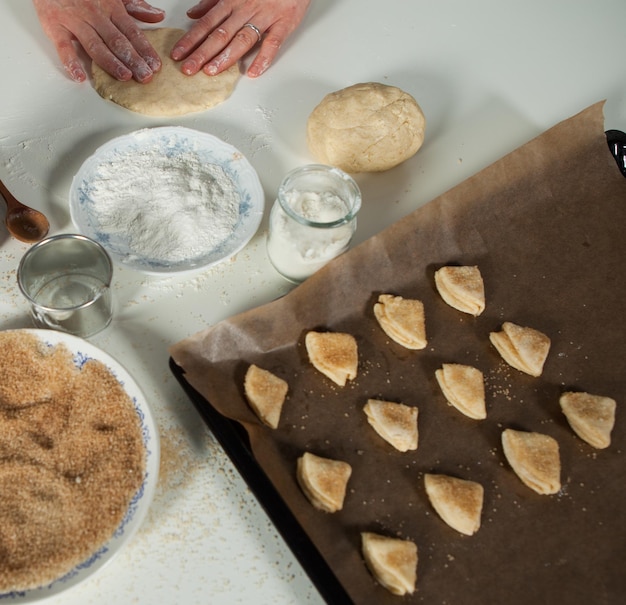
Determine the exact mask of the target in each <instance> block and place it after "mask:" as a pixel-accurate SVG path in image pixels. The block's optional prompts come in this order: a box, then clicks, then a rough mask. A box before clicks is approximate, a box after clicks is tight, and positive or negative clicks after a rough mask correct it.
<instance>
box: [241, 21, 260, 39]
mask: <svg viewBox="0 0 626 605" xmlns="http://www.w3.org/2000/svg"><path fill="white" fill-rule="evenodd" d="M244 27H249V28H250V29H251V30H252V31H253V32H254V33H255V34H256V37H257V42H259V41H260V40H261V32H260V31H259V28H258V27H257V26H256V25H252V23H246V24H245V25H244V26H243V27H242V28H241V29H243V28H244Z"/></svg>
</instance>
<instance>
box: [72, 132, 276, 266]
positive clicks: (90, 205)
mask: <svg viewBox="0 0 626 605" xmlns="http://www.w3.org/2000/svg"><path fill="white" fill-rule="evenodd" d="M155 148H158V149H159V150H162V157H163V161H165V162H166V163H167V164H168V165H167V170H168V171H175V170H183V169H184V165H182V166H181V163H180V162H177V161H175V160H176V158H177V157H178V158H179V159H180V157H181V156H182V155H183V154H186V156H187V157H189V154H193V157H194V158H195V159H197V160H198V161H199V162H201V163H202V164H206V165H217V166H219V167H221V169H222V170H223V171H224V172H225V173H226V175H227V176H228V177H229V178H230V180H231V181H232V184H233V185H234V187H235V188H236V191H237V194H238V198H239V208H238V218H237V220H236V222H235V223H234V227H233V228H232V231H231V232H230V234H229V235H228V236H227V237H226V238H225V239H223V240H222V241H221V242H220V243H219V245H216V246H215V247H212V248H211V247H209V248H207V249H203V250H202V251H201V252H200V253H199V254H196V255H189V257H187V256H185V257H184V258H179V256H178V255H177V256H176V257H169V258H168V257H165V256H164V257H163V258H158V257H155V256H148V255H146V254H142V253H139V254H138V253H137V250H136V249H133V247H132V243H131V237H130V234H129V233H128V232H125V231H124V230H123V228H122V229H121V230H120V229H118V230H117V232H112V231H111V230H110V228H108V227H107V223H106V221H103V220H102V216H103V215H102V204H100V205H99V204H98V199H97V188H95V187H94V186H93V185H92V184H93V183H94V182H96V181H97V180H98V178H99V177H98V175H99V172H98V171H99V170H101V167H102V166H106V165H111V164H112V163H115V162H119V161H120V158H122V159H128V161H131V162H132V157H134V156H135V155H137V154H141V153H142V151H144V152H145V151H146V150H148V149H150V150H154V149H155ZM170 160H171V164H169V162H170ZM161 164H162V162H161ZM148 170H149V169H148ZM145 180H146V181H148V182H150V181H151V179H149V178H147V179H145ZM161 184H162V181H161ZM116 186H117V184H116V183H114V182H113V183H111V184H107V188H109V189H114V188H115V187H116ZM125 186H127V184H126V183H124V182H121V181H120V183H119V190H120V191H122V190H123V189H124V187H125ZM94 189H96V192H94ZM159 194H160V195H167V194H166V193H164V192H163V190H162V189H160V190H159ZM146 197H147V198H148V197H149V196H146ZM168 199H171V204H172V205H173V206H174V207H177V205H180V207H182V206H183V200H181V199H180V196H176V195H175V194H172V195H171V196H169V198H168ZM141 203H143V204H145V205H146V211H147V212H149V211H150V206H149V204H148V203H147V201H145V202H141ZM264 203H265V200H264V195H263V188H262V187H261V183H260V181H259V177H258V175H257V173H256V171H255V170H254V168H253V167H252V165H251V164H250V163H249V162H248V160H247V159H246V158H245V157H244V155H243V154H242V153H241V152H240V151H238V150H237V149H236V148H235V147H233V146H232V145H229V144H227V143H225V142H224V141H222V140H221V139H219V138H217V137H215V136H213V135H210V134H207V133H205V132H200V131H197V130H192V129H189V128H184V127H179V126H164V127H157V128H145V129H142V130H138V131H135V132H131V133H129V134H127V135H123V136H121V137H117V138H115V139H112V140H111V141H108V142H107V143H105V144H104V145H102V146H101V147H100V148H98V149H97V150H96V152H95V153H94V154H93V155H92V156H90V157H89V158H88V159H87V160H86V161H85V162H84V163H83V165H82V166H81V168H80V169H79V171H78V173H77V174H76V175H75V177H74V179H73V181H72V185H71V189H70V214H71V217H72V221H73V222H74V224H75V225H76V227H77V229H78V230H79V231H80V233H82V234H83V235H86V236H88V237H90V238H92V239H94V240H96V241H97V242H99V243H100V244H102V246H103V247H104V248H105V249H106V250H107V252H108V253H109V254H110V255H111V258H112V259H113V261H114V262H116V263H119V264H121V265H123V266H126V267H129V268H132V269H135V270H138V271H142V272H145V273H151V274H172V273H182V272H189V271H196V270H198V269H203V268H206V267H209V266H211V265H215V264H217V263H220V262H222V261H224V260H226V259H228V258H230V257H232V256H233V255H235V254H236V253H237V252H239V251H240V250H241V249H242V248H243V247H244V246H245V245H246V244H247V243H248V242H249V241H250V239H252V237H253V236H254V234H255V233H256V231H257V229H258V228H259V225H260V223H261V219H262V217H263V208H264ZM103 224H104V226H103ZM152 227H153V229H152V230H151V231H149V233H151V234H152V235H151V237H154V238H159V237H164V238H165V237H167V235H166V233H167V229H168V228H169V227H170V226H169V225H168V224H167V221H165V222H163V223H161V224H160V227H159V226H157V227H156V229H154V221H152ZM135 229H136V228H135ZM172 259H174V260H172Z"/></svg>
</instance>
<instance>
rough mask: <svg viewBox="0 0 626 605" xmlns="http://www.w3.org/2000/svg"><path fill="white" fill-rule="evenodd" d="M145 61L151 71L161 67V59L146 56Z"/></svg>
mask: <svg viewBox="0 0 626 605" xmlns="http://www.w3.org/2000/svg"><path fill="white" fill-rule="evenodd" d="M146 63H147V64H148V67H149V68H150V69H151V70H152V71H153V72H155V71H159V69H161V61H159V60H158V59H155V58H154V57H147V58H146Z"/></svg>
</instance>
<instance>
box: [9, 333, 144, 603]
mask: <svg viewBox="0 0 626 605" xmlns="http://www.w3.org/2000/svg"><path fill="white" fill-rule="evenodd" d="M0 352H1V353H2V364H1V365H0V594H2V593H5V592H11V591H14V590H26V589H29V588H35V587H37V586H41V585H44V584H47V583H49V582H51V581H53V580H55V579H56V578H58V577H60V576H62V575H63V574H65V573H67V572H69V571H71V570H72V569H73V568H74V567H75V566H76V565H77V564H78V563H80V562H82V561H84V560H85V559H87V558H88V557H89V556H90V555H91V554H92V553H94V552H95V551H96V550H97V549H98V548H99V547H100V546H101V545H103V544H104V543H105V542H106V541H107V540H108V539H109V538H110V537H111V536H112V535H113V533H114V531H115V530H116V529H117V528H118V527H119V525H120V523H121V521H122V519H123V517H124V515H125V513H126V510H127V508H128V505H129V502H130V500H131V498H132V497H133V496H134V495H135V493H136V492H137V490H138V489H139V488H140V486H141V484H142V481H143V477H144V470H145V449H144V444H143V440H142V434H141V426H140V422H139V417H138V416H137V413H136V411H135V408H134V406H133V403H132V401H131V399H130V397H129V396H128V395H127V394H126V392H125V391H124V389H123V388H122V386H121V385H120V384H119V382H118V381H117V379H116V378H115V377H114V376H113V375H112V374H111V372H110V371H109V369H108V368H107V367H106V366H105V365H104V364H102V363H101V362H99V361H96V360H89V361H87V362H86V363H85V364H84V365H83V366H82V367H81V368H80V369H79V368H77V367H76V365H75V364H74V361H73V359H72V354H71V352H70V351H69V350H68V349H67V348H66V347H65V346H64V345H62V344H59V345H56V346H54V347H50V346H48V345H46V344H45V343H43V342H41V341H40V340H39V339H38V338H37V337H36V336H35V335H34V334H29V333H27V332H20V331H14V332H4V333H0Z"/></svg>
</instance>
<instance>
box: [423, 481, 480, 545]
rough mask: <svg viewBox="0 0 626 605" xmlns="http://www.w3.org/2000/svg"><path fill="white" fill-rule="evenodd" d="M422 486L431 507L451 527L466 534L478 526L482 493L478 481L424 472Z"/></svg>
mask: <svg viewBox="0 0 626 605" xmlns="http://www.w3.org/2000/svg"><path fill="white" fill-rule="evenodd" d="M424 486H425V488H426V494H427V495H428V499H429V500H430V503H431V504H432V506H433V508H434V509H435V510H436V511H437V514H438V515H439V516H440V517H441V518H442V519H443V520H444V521H445V522H446V523H447V524H448V525H449V526H450V527H451V528H452V529H456V530H457V531H458V532H460V533H462V534H465V535H466V536H471V535H472V534H475V533H476V532H477V531H478V530H479V529H480V517H481V514H482V510H483V496H484V489H483V486H482V485H481V484H480V483H476V482H475V481H467V480H465V479H459V478H457V477H450V476H449V475H434V474H430V473H427V474H425V475H424Z"/></svg>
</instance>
